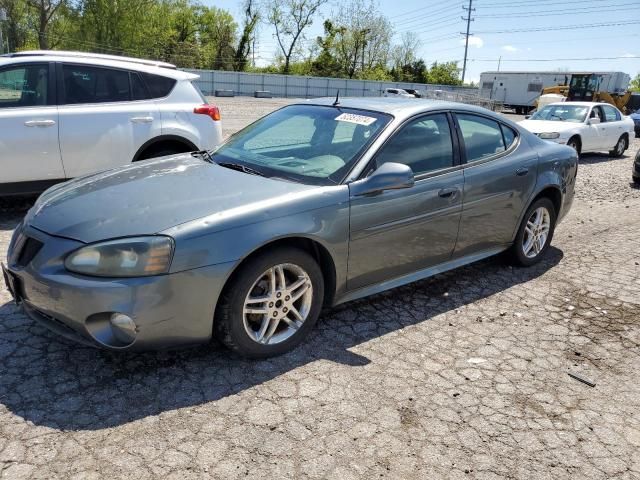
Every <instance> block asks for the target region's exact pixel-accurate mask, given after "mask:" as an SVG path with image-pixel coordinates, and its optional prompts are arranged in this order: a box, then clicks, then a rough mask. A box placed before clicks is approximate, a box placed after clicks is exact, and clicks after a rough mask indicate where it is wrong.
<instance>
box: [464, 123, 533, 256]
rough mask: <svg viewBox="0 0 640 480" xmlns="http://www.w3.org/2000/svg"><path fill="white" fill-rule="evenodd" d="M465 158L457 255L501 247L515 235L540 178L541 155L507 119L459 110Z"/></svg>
mask: <svg viewBox="0 0 640 480" xmlns="http://www.w3.org/2000/svg"><path fill="white" fill-rule="evenodd" d="M456 118H457V120H458V125H459V128H460V132H461V134H462V143H463V146H464V149H463V152H464V154H465V159H466V164H465V167H464V198H463V209H462V218H461V220H460V234H459V236H458V242H457V245H456V251H455V254H454V256H455V257H462V256H466V255H469V254H472V253H476V252H482V251H487V250H491V249H494V248H500V247H502V246H504V245H507V244H509V243H510V242H511V241H512V240H513V236H514V233H515V231H516V228H517V227H518V222H519V220H520V215H521V214H522V211H523V210H524V208H525V207H526V205H527V202H528V201H529V198H530V196H531V194H532V192H533V189H534V187H535V183H536V171H537V163H538V156H537V154H536V153H535V152H532V151H531V150H530V149H529V148H528V146H527V145H521V144H520V140H519V138H518V134H517V132H516V131H515V130H513V129H512V128H510V127H509V126H507V125H504V124H501V123H499V122H496V121H495V120H493V119H491V118H487V117H483V116H480V115H470V114H462V113H460V114H456Z"/></svg>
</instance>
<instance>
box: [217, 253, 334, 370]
mask: <svg viewBox="0 0 640 480" xmlns="http://www.w3.org/2000/svg"><path fill="white" fill-rule="evenodd" d="M323 299H324V278H323V276H322V271H321V269H320V267H319V265H318V263H317V262H316V261H315V260H314V258H313V257H312V256H311V255H309V254H308V253H307V252H305V251H303V250H300V249H297V248H288V247H287V248H283V247H280V248H277V249H275V250H269V251H266V252H264V253H261V254H259V255H258V256H256V257H254V258H252V259H250V260H249V261H248V262H247V263H246V264H244V265H242V266H241V267H240V268H239V270H238V271H237V272H236V273H235V274H234V276H233V278H232V279H231V281H230V283H229V285H227V286H226V287H225V290H224V292H223V294H222V296H221V298H220V301H219V303H218V308H217V310H216V315H215V319H214V334H215V336H216V337H217V338H218V339H219V340H220V341H222V343H224V344H225V345H226V346H227V347H229V348H230V349H231V350H234V351H235V352H237V353H239V354H240V355H242V356H244V357H248V358H267V357H272V356H275V355H280V354H282V353H285V352H288V351H290V350H292V349H294V348H295V347H296V346H298V344H300V342H302V341H303V340H304V338H305V337H306V336H307V335H308V334H309V332H310V331H311V330H312V329H313V326H314V325H315V323H316V321H317V320H318V316H319V315H320V310H321V309H322V302H323Z"/></svg>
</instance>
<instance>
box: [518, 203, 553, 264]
mask: <svg viewBox="0 0 640 480" xmlns="http://www.w3.org/2000/svg"><path fill="white" fill-rule="evenodd" d="M550 230H551V214H550V213H549V210H547V209H546V208H545V207H538V208H536V209H535V210H534V211H533V212H532V213H531V216H530V217H529V219H528V220H527V225H526V226H525V228H524V235H523V238H522V252H523V253H524V255H525V257H527V258H535V257H537V256H538V255H539V254H540V252H541V251H542V250H543V249H544V247H545V245H546V244H547V239H548V238H549V231H550Z"/></svg>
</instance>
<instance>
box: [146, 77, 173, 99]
mask: <svg viewBox="0 0 640 480" xmlns="http://www.w3.org/2000/svg"><path fill="white" fill-rule="evenodd" d="M141 75H142V78H143V80H144V83H146V84H147V88H148V89H149V93H151V98H162V97H166V96H167V95H169V93H171V90H173V86H174V85H175V84H176V81H175V80H174V79H173V78H167V77H162V76H160V75H153V74H151V73H142V74H141Z"/></svg>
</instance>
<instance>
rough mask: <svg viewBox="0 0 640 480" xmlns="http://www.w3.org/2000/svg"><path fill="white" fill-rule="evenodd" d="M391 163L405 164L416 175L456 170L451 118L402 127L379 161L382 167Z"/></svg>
mask: <svg viewBox="0 0 640 480" xmlns="http://www.w3.org/2000/svg"><path fill="white" fill-rule="evenodd" d="M387 162H394V163H404V164H405V165H408V166H409V167H411V170H413V173H414V174H415V175H420V174H422V173H427V172H431V171H434V170H439V169H441V168H447V167H451V166H453V146H452V143H451V131H450V129H449V122H448V120H447V116H446V115H445V114H444V113H440V114H436V115H429V116H428V117H422V118H418V119H416V120H412V121H411V122H409V123H408V124H407V125H405V126H404V127H402V128H401V129H400V131H399V132H398V133H397V134H396V135H394V136H393V138H391V140H389V142H387V144H386V145H385V146H384V147H382V149H381V150H380V153H379V154H378V156H377V157H376V164H377V166H378V167H379V166H380V165H382V164H383V163H387Z"/></svg>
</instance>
